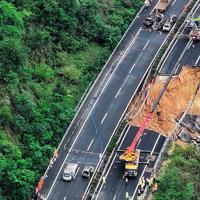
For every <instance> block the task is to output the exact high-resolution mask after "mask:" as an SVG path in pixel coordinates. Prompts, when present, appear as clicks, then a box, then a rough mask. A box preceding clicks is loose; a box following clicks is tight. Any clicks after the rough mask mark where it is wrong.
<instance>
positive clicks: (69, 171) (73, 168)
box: [63, 163, 78, 181]
mask: <svg viewBox="0 0 200 200" xmlns="http://www.w3.org/2000/svg"><path fill="white" fill-rule="evenodd" d="M77 170H78V164H76V163H67V165H66V167H65V169H64V172H63V180H64V181H71V180H72V179H75V176H76V173H77Z"/></svg>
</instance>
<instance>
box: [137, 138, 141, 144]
mask: <svg viewBox="0 0 200 200" xmlns="http://www.w3.org/2000/svg"><path fill="white" fill-rule="evenodd" d="M141 140H142V138H140V140H139V141H138V143H137V146H139V145H140V142H141Z"/></svg>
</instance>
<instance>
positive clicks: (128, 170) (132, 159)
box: [119, 149, 140, 177]
mask: <svg viewBox="0 0 200 200" xmlns="http://www.w3.org/2000/svg"><path fill="white" fill-rule="evenodd" d="M119 158H120V160H124V161H126V162H125V175H126V176H129V177H132V176H137V174H138V166H139V158H140V150H139V149H136V150H135V151H131V152H130V153H127V152H125V153H124V154H122V155H121V156H120V157H119Z"/></svg>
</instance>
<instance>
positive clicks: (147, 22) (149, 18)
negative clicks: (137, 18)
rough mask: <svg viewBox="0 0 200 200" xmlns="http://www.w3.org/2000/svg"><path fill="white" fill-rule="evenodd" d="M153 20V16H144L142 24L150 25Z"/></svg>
mask: <svg viewBox="0 0 200 200" xmlns="http://www.w3.org/2000/svg"><path fill="white" fill-rule="evenodd" d="M153 22H154V17H153V16H151V15H150V16H147V17H146V18H145V20H144V22H143V24H144V25H146V26H151V25H152V24H153Z"/></svg>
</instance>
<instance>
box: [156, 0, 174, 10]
mask: <svg viewBox="0 0 200 200" xmlns="http://www.w3.org/2000/svg"><path fill="white" fill-rule="evenodd" d="M170 2H171V0H160V1H159V2H158V4H157V5H156V7H155V9H156V12H157V13H162V12H164V11H165V10H166V9H167V7H168V6H169V4H170Z"/></svg>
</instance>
